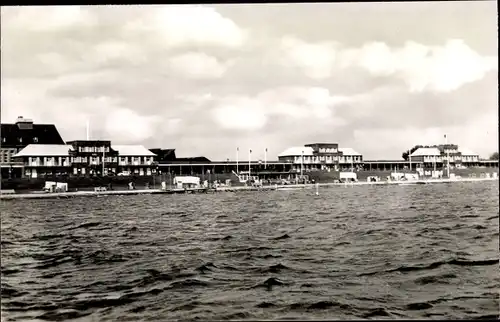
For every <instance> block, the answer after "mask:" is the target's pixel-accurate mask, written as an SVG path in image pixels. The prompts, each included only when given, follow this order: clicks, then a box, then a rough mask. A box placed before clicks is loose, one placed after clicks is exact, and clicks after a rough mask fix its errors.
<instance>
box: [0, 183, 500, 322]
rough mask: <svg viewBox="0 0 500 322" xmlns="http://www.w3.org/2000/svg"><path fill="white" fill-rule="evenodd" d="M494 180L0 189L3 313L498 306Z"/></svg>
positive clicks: (377, 314)
mask: <svg viewBox="0 0 500 322" xmlns="http://www.w3.org/2000/svg"><path fill="white" fill-rule="evenodd" d="M498 200H499V199H498V185H497V184H496V183H484V184H456V185H427V186H407V187H404V189H402V188H401V187H377V186H373V187H348V188H345V187H336V188H325V189H322V191H321V192H320V196H314V191H308V190H301V191H275V192H268V193H248V192H242V193H227V194H225V193H221V194H215V195H175V196H163V195H150V196H127V197H121V196H120V197H106V198H72V199H61V200H58V201H57V204H54V201H53V200H30V201H21V200H17V201H16V200H14V201H9V202H2V203H1V204H0V211H1V213H2V216H1V220H2V225H1V248H2V266H1V277H2V282H1V290H2V293H1V303H2V304H1V311H2V312H1V314H2V321H26V320H37V319H38V320H46V321H65V320H75V321H94V320H98V321H117V320H121V319H128V320H141V319H147V320H196V319H202V320H207V319H209V320H230V319H239V320H248V319H288V320H291V319H359V318H367V319H368V318H369V319H385V318H391V319H392V318H398V319H399V318H403V319H404V318H408V319H412V318H414V319H425V318H439V319H459V318H460V319H462V318H466V319H467V318H470V319H495V318H496V319H497V318H498V306H499V298H498V292H497V290H498V288H500V279H499V277H498V265H499V259H498V258H499V257H498V242H499V236H498V228H499V227H498Z"/></svg>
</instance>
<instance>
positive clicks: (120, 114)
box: [105, 108, 160, 143]
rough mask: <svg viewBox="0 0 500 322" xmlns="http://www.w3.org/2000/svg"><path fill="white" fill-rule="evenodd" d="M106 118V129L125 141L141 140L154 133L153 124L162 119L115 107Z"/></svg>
mask: <svg viewBox="0 0 500 322" xmlns="http://www.w3.org/2000/svg"><path fill="white" fill-rule="evenodd" d="M110 112H111V113H110V114H109V115H108V116H107V118H106V123H105V130H106V132H107V133H108V134H109V135H110V136H111V137H114V138H119V140H120V141H123V142H133V143H136V142H141V141H144V140H145V139H148V138H150V137H151V136H153V135H154V127H153V125H154V124H155V123H157V122H159V121H160V120H158V119H157V118H155V117H154V116H141V115H139V114H137V113H135V112H134V111H131V110H129V109H120V108H118V109H115V110H114V111H110Z"/></svg>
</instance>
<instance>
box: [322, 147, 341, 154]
mask: <svg viewBox="0 0 500 322" xmlns="http://www.w3.org/2000/svg"><path fill="white" fill-rule="evenodd" d="M319 152H320V153H336V152H337V149H334V148H320V149H319Z"/></svg>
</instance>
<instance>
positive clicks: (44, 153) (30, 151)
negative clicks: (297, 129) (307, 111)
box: [14, 144, 73, 158]
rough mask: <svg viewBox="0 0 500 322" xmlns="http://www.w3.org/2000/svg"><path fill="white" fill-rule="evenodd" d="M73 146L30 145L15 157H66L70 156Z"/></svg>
mask: <svg viewBox="0 0 500 322" xmlns="http://www.w3.org/2000/svg"><path fill="white" fill-rule="evenodd" d="M72 149H73V148H72V146H71V145H66V144H30V145H28V146H27V147H25V148H24V149H22V150H21V151H19V152H18V153H17V154H16V155H14V158H15V157H58V156H61V157H65V156H69V150H72Z"/></svg>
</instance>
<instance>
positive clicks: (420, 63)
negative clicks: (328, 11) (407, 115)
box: [340, 39, 498, 92]
mask: <svg viewBox="0 0 500 322" xmlns="http://www.w3.org/2000/svg"><path fill="white" fill-rule="evenodd" d="M340 56H341V58H340V60H341V66H342V67H344V68H345V67H350V66H353V65H354V66H359V67H362V68H364V69H366V70H367V71H369V72H370V73H372V74H374V75H381V76H387V75H394V76H395V77H397V78H400V79H402V80H403V81H405V82H406V83H407V85H408V86H409V88H410V91H412V92H421V91H425V90H430V91H436V92H448V91H453V90H456V89H458V88H459V87H461V86H462V85H464V84H467V83H471V82H474V81H477V80H480V79H481V78H483V77H484V75H485V74H486V73H487V72H489V71H492V70H496V69H498V64H497V57H484V56H481V55H480V54H478V53H477V52H475V51H474V50H472V49H471V48H470V47H469V46H467V44H466V43H465V42H464V41H463V40H459V39H450V40H448V41H447V42H446V43H445V44H443V45H441V46H426V45H423V44H418V43H416V42H413V41H408V42H407V43H406V44H405V46H404V47H402V48H389V47H388V46H387V45H386V44H384V43H381V42H371V43H367V44H366V45H364V46H363V47H361V48H359V49H348V50H346V51H345V52H343V53H341V54H340Z"/></svg>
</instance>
